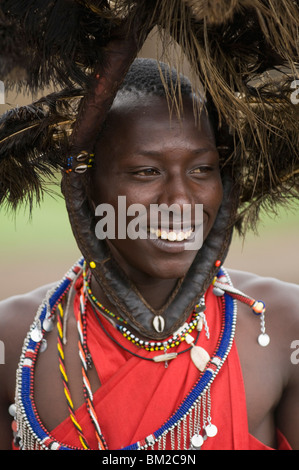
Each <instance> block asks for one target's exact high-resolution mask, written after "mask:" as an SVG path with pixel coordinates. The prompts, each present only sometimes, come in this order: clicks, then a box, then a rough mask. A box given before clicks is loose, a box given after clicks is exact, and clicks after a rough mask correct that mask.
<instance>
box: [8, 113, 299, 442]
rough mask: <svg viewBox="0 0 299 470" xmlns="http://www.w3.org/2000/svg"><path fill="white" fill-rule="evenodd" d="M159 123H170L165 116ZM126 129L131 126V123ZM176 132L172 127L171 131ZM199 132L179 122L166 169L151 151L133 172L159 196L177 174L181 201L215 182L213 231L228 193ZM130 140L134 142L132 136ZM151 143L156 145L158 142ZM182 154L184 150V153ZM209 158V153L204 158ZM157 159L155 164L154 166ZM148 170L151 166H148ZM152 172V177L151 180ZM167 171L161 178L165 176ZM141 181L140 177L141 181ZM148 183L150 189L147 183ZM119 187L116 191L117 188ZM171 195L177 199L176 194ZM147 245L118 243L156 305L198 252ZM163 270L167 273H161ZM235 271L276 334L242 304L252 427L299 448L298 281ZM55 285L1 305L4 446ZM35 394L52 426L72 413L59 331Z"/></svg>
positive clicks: (73, 382) (265, 437)
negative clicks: (175, 252) (25, 360)
mask: <svg viewBox="0 0 299 470" xmlns="http://www.w3.org/2000/svg"><path fill="white" fill-rule="evenodd" d="M143 111H144V110H143ZM161 113H162V109H160V112H159V113H154V115H155V116H156V117H155V119H157V116H160V117H161ZM136 122H138V120H137V121H136ZM149 122H150V120H149V121H148V123H147V124H148V127H147V132H148V129H149ZM164 124H165V123H164ZM187 124H188V123H187ZM160 125H161V126H162V125H163V119H162V117H161V120H160ZM120 127H121V126H120ZM131 128H132V129H133V128H134V126H133V125H132V126H131ZM138 129H139V128H138V126H137V127H136V128H134V132H135V134H134V135H135V137H136V138H137V137H138ZM124 130H125V132H126V133H127V129H124ZM164 131H165V133H166V132H167V131H166V128H165V129H164ZM169 132H172V131H171V130H170V131H169ZM180 132H186V133H187V134H186V135H188V136H189V140H188V139H187V140H186V139H184V138H182V135H181V134H180ZM192 132H193V131H192V129H191V128H190V127H188V126H187V128H186V129H183V130H179V129H178V128H176V129H175V134H174V135H173V139H168V140H165V141H164V142H163V152H162V157H161V156H160V157H161V158H162V161H163V165H164V167H163V171H161V168H160V166H159V165H161V162H160V163H159V164H157V163H155V165H153V163H152V162H149V161H148V158H149V155H147V156H146V158H147V162H146V164H145V163H144V162H143V163H142V164H141V166H142V169H141V168H139V170H138V172H137V173H138V175H137V176H136V174H135V173H134V179H135V180H136V178H137V179H138V181H139V180H140V178H141V179H142V181H143V178H146V183H145V182H143V183H142V184H146V186H148V187H149V186H150V193H151V194H152V195H153V194H155V195H159V194H162V193H160V190H161V188H162V187H165V185H166V184H168V183H167V182H168V181H169V180H171V178H176V181H175V185H174V184H173V181H172V183H170V184H169V187H168V191H167V193H166V194H167V195H168V197H170V195H175V194H179V198H180V201H179V202H180V203H186V202H187V201H188V200H189V201H190V198H191V200H193V202H194V201H196V197H199V196H200V197H199V199H201V198H202V197H207V195H208V189H209V188H211V187H212V186H213V188H214V190H213V191H212V192H211V193H210V194H209V197H208V198H207V199H206V200H205V204H206V225H205V230H206V234H207V233H208V231H209V227H210V224H212V223H213V220H214V216H215V210H216V212H217V207H218V206H219V200H221V185H219V177H218V172H219V169H218V166H217V164H216V163H215V161H216V160H215V158H216V156H215V152H214V150H213V151H211V153H209V152H208V154H207V155H206V156H204V157H203V156H202V155H200V156H199V157H198V156H197V157H196V159H195V160H196V164H194V152H193V150H192V146H191V147H190V141H191V142H193V144H194V143H196V144H198V143H203V142H204V143H205V148H206V147H207V146H209V145H211V146H213V139H212V136H211V135H209V132H208V129H206V134H205V136H203V135H200V136H199V141H197V140H196V139H197V138H196V139H195V138H191V137H192V135H193V134H192ZM126 135H127V134H126ZM140 135H144V133H143V132H140ZM147 135H148V134H147ZM186 135H185V137H186ZM192 139H193V140H192ZM194 139H195V140H194ZM127 141H128V142H130V138H129V137H128V136H127ZM158 141H159V142H160V141H161V139H160V138H158ZM186 141H187V142H188V145H187V147H186V146H185V148H184V149H183V143H184V142H186ZM149 142H150V143H151V144H153V139H152V138H149ZM174 142H175V146H176V147H171V145H174V144H173V143H174ZM123 145H125V144H123ZM123 145H122V146H121V148H123ZM197 147H198V145H197ZM151 150H153V147H152V149H151ZM176 150H177V152H176ZM210 150H211V149H210ZM128 153H130V152H129V143H128V144H127V147H126V152H124V155H128ZM108 155H109V158H110V159H111V154H110V153H108ZM170 155H172V156H173V159H174V161H175V165H174V166H173V165H172V164H171V165H170V160H171V159H170V158H169V157H170ZM179 155H183V156H181V159H180V158H179ZM141 158H143V157H141ZM151 158H152V157H151ZM197 158H199V160H197ZM202 158H204V162H203V161H202ZM167 162H168V163H167ZM180 162H181V163H180ZM172 163H173V161H172ZM130 165H131V164H130ZM207 165H208V166H212V170H209V172H208V173H206V172H205V170H203V167H205V166H207ZM153 166H154V171H152V169H153ZM112 167H113V165H112ZM145 167H146V168H145ZM115 168H116V169H117V171H118V172H119V171H120V168H122V166H121V165H120V164H119V162H118V163H117V165H116V167H115ZM173 168H175V169H176V171H174V173H172V172H173ZM145 169H147V170H146V172H144V170H145ZM148 169H150V170H151V171H150V172H149V171H148ZM183 170H184V171H183ZM191 170H192V171H191ZM148 173H150V176H148ZM186 175H187V176H186ZM110 176H112V177H113V174H112V175H108V176H107V181H108V185H109V178H110ZM148 177H149V178H152V179H150V181H148V179H147V178H148ZM118 178H123V179H122V187H123V188H124V186H125V183H126V181H127V178H128V174H127V172H126V171H124V172H123V175H122V176H120V175H119V174H118ZM130 178H131V176H130V177H129V179H130ZM161 178H162V182H161V183H160V181H161ZM136 181H137V180H136ZM129 183H130V184H129ZM212 183H213V184H212ZM138 184H139V185H140V184H141V183H140V181H139V183H138ZM205 185H206V188H207V191H204V192H203V191H202V188H204V187H205ZM132 187H133V190H134V185H133V186H132V184H131V180H130V181H128V189H127V192H126V194H127V195H128V196H130V197H132V200H133V199H134V197H136V196H134V194H133V193H131V192H130V191H131V189H132ZM142 187H143V188H144V186H142ZM173 187H175V188H176V192H172V191H171V188H173ZM108 188H109V186H107V188H106V189H107V191H108ZM107 191H106V193H107ZM115 191H116V193H117V188H116V189H115ZM145 193H146V191H145V190H144V189H143V190H142V191H140V190H139V192H137V194H138V195H139V199H138V202H140V197H141V195H142V197H143V198H144V197H145ZM147 194H148V193H147ZM195 196H196V197H195ZM97 197H98V200H96V201H95V203H98V202H99V201H101V197H102V196H101V194H100V193H98V195H97V196H96V197H95V199H96V198H97ZM109 197H111V199H110V202H112V201H113V193H109ZM219 197H220V199H219ZM188 198H189V199H188ZM194 198H195V199H194ZM152 202H154V201H152ZM168 202H169V203H170V201H168ZM172 202H174V200H172ZM141 245H142V244H141ZM141 245H139V246H138V247H137V248H136V250H135V252H134V254H136V253H137V252H138V250H140V254H139V256H135V257H132V256H129V255H126V252H127V251H126V250H128V251H130V249H129V247H128V246H127V245H119V244H115V245H114V246H113V250H114V252H115V256H116V257H117V258H118V261H119V262H120V263H121V265H122V267H123V269H124V270H125V271H126V272H127V275H128V276H129V277H130V278H131V279H132V280H134V281H135V282H136V283H137V284H138V288H139V290H140V291H141V293H142V294H143V295H144V297H146V298H147V300H148V301H149V302H151V303H152V304H156V305H155V306H156V307H159V305H160V304H163V302H164V301H165V298H167V296H168V295H169V294H170V292H171V290H172V288H173V282H174V281H175V280H176V276H175V274H176V273H178V275H182V274H183V273H184V272H185V271H186V270H187V269H188V268H189V266H190V264H191V263H192V260H193V256H194V254H193V255H192V254H190V253H188V254H186V253H185V254H182V255H181V256H180V257H178V256H176V257H173V256H170V255H169V253H168V254H167V255H166V253H161V252H157V251H156V250H155V249H154V248H153V247H152V248H151V249H152V251H151V259H153V258H155V263H152V264H151V263H150V258H149V259H148V260H147V258H146V257H142V246H141ZM131 250H132V248H131ZM163 257H164V258H163ZM161 259H162V261H161ZM162 268H163V269H164V271H162V274H163V276H161V270H162ZM147 269H149V271H147ZM158 273H160V274H159V275H158ZM230 275H231V277H232V280H233V283H234V285H235V286H236V287H237V288H239V289H241V290H243V291H244V292H246V293H247V294H248V295H251V296H253V297H254V298H256V299H261V300H263V301H264V302H265V303H266V305H267V316H266V325H267V332H268V333H269V335H270V337H271V343H270V345H269V346H268V347H267V348H261V347H260V346H259V345H258V344H257V341H256V338H257V336H258V334H259V320H258V319H257V318H256V317H255V316H254V315H253V314H252V313H251V312H250V310H249V308H248V307H247V306H244V305H242V304H238V321H237V330H236V343H237V347H238V351H239V356H240V362H241V367H242V371H243V378H244V384H245V393H246V401H247V411H248V425H249V431H250V433H251V434H252V435H253V436H255V437H256V438H257V439H259V440H260V441H261V442H263V443H264V444H266V445H268V446H270V447H273V448H275V446H276V439H275V435H276V428H277V427H278V428H279V429H280V430H281V432H283V434H284V435H285V436H286V438H287V439H288V441H289V443H290V444H291V446H292V447H293V448H294V449H299V433H298V426H299V403H298V392H299V373H298V367H299V365H296V364H292V362H291V359H290V357H291V353H292V350H291V343H292V342H293V341H294V340H298V339H299V326H298V324H299V322H298V308H297V304H298V298H299V287H298V286H295V285H290V284H285V283H282V282H280V281H277V280H274V279H263V278H260V277H258V276H256V275H254V274H249V273H246V272H237V271H230ZM149 279H151V282H149ZM140 280H141V282H140ZM146 281H148V282H146ZM48 288H49V286H47V287H42V288H40V289H38V290H37V291H34V292H32V293H29V294H28V295H26V296H20V297H14V298H11V299H8V300H6V301H4V302H2V303H1V304H0V332H1V337H0V339H1V340H2V341H3V342H4V344H5V364H3V365H0V383H1V389H0V430H1V433H0V449H10V448H11V439H12V433H11V417H10V416H9V414H8V411H7V410H8V407H9V405H10V404H11V403H12V402H13V401H14V390H15V371H16V368H17V364H18V361H19V357H20V353H21V348H22V344H23V340H24V337H25V335H26V333H27V331H28V328H29V326H30V324H31V323H32V321H33V318H34V315H35V313H36V311H37V308H38V306H39V304H40V303H41V301H42V300H43V297H44V295H45V293H46V291H47V289H48ZM93 289H94V291H95V293H96V295H97V297H98V298H101V299H102V301H103V303H105V305H106V306H107V307H108V308H110V309H113V306H111V305H110V304H109V302H108V301H107V299H105V297H104V295H103V293H102V291H101V287H100V286H99V285H95V284H94V283H93ZM157 292H158V295H157ZM67 332H68V333H67V334H68V342H67V348H66V367H67V370H71V374H70V388H71V390H72V395H73V401H74V405H75V407H76V408H77V407H79V406H80V405H81V404H82V403H83V394H82V377H81V369H80V362H79V357H78V353H77V330H76V325H75V320H74V318H73V317H72V316H71V317H70V318H69V324H68V329H67ZM91 384H92V387H93V388H96V387H99V386H100V383H99V381H98V378H97V377H96V376H95V375H92V376H91ZM35 401H36V404H37V409H38V411H39V415H40V417H41V419H42V421H43V422H44V424H45V426H46V428H47V429H49V430H52V429H53V428H55V427H56V426H57V425H58V424H59V423H61V422H62V421H63V420H64V419H65V418H66V417H67V416H68V410H67V407H66V400H65V397H64V392H63V387H62V382H61V378H60V372H59V369H58V359H57V351H56V335H55V334H50V335H49V336H48V348H47V350H46V351H45V353H43V355H42V356H41V357H40V358H39V359H38V362H37V368H36V389H35Z"/></svg>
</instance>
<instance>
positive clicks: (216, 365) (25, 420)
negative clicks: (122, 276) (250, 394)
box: [15, 260, 236, 450]
mask: <svg viewBox="0 0 299 470" xmlns="http://www.w3.org/2000/svg"><path fill="white" fill-rule="evenodd" d="M82 265H83V260H80V261H79V262H78V264H76V265H75V266H74V267H73V268H72V269H71V270H70V272H69V273H68V274H67V275H66V276H65V277H64V279H63V280H62V281H61V282H60V283H59V284H58V285H57V287H56V288H55V289H54V290H53V291H51V292H49V294H48V295H47V297H46V299H45V300H44V302H43V303H42V304H41V306H40V308H39V310H38V312H37V315H36V317H35V320H34V323H33V325H32V326H31V328H30V331H29V333H28V335H27V337H26V339H25V342H24V347H23V350H22V355H21V359H20V363H19V367H18V371H17V388H16V403H15V405H16V416H15V419H16V421H17V425H18V440H19V443H20V448H22V449H69V450H73V449H77V448H76V447H73V446H69V445H66V444H64V443H61V442H57V441H56V440H55V439H54V438H53V437H52V436H51V434H50V433H49V432H48V431H47V430H46V429H45V428H44V426H43V424H42V422H41V420H40V418H39V416H38V413H37V410H36V407H35V403H34V369H35V363H36V359H37V356H38V353H40V352H42V350H43V349H44V348H43V347H42V346H43V345H45V342H46V339H45V336H46V334H47V333H48V332H49V331H50V330H51V329H52V326H51V325H53V322H54V319H55V316H56V314H57V307H58V305H59V304H61V302H62V299H63V298H65V296H66V294H67V293H68V291H69V289H70V287H71V285H72V284H73V282H74V279H75V278H76V277H77V276H78V274H79V272H80V270H81V268H82ZM221 300H222V329H221V333H220V336H219V339H218V344H217V348H216V351H215V352H214V355H213V357H212V358H211V359H210V361H209V363H208V364H207V367H206V368H205V370H204V371H203V373H202V374H200V377H199V380H198V381H197V383H196V384H195V385H194V387H193V388H192V390H191V391H190V392H189V394H188V395H187V396H186V397H185V399H184V400H183V402H182V403H181V404H180V406H179V407H178V409H177V410H176V411H175V412H174V413H173V415H172V416H170V418H169V419H168V420H167V421H166V422H165V423H164V424H163V426H161V427H160V428H159V429H157V430H156V431H154V432H153V433H152V434H150V435H149V436H147V437H145V439H144V440H142V441H138V442H136V443H134V444H132V445H129V446H128V447H125V448H124V450H125V449H127V450H137V449H147V448H149V447H151V448H154V447H155V445H157V446H158V448H159V449H162V448H163V447H164V446H165V445H166V437H167V436H169V437H170V442H171V446H172V448H173V449H180V448H181V446H182V447H183V448H185V447H186V445H187V448H193V449H199V448H200V447H201V445H202V444H203V442H204V440H205V439H207V438H209V437H213V436H214V435H215V434H216V433H217V428H216V427H215V426H214V425H213V424H212V422H211V399H210V387H211V385H212V383H213V381H214V379H215V377H216V376H217V374H218V372H219V370H220V369H221V367H222V365H223V363H224V361H225V359H226V358H227V355H228V353H229V351H230V349H231V346H232V342H233V337H234V332H235V324H236V301H235V300H234V299H232V298H231V297H230V296H229V295H228V294H226V293H225V294H224V295H223V297H222V298H221ZM81 307H82V309H83V310H82V311H84V305H83V304H81ZM58 311H60V313H61V309H60V308H59V309H58ZM78 323H79V324H80V325H81V328H79V337H80V335H81V338H80V340H79V342H81V344H83V345H84V347H82V348H81V349H80V348H79V355H81V356H82V360H83V363H84V365H83V366H82V370H84V371H85V374H83V383H84V393H85V395H86V398H87V400H88V399H90V396H91V395H92V392H91V390H90V388H89V387H90V384H89V382H88V380H86V376H87V375H86V371H87V368H88V354H89V353H88V349H87V346H86V342H85V341H84V335H85V328H86V325H85V324H84V322H83V323H80V322H78ZM59 324H60V327H58V329H59V328H60V329H61V327H62V325H63V315H62V316H61V319H60V322H59ZM61 335H63V331H62V329H61ZM61 335H60V344H62V343H63V342H62V341H61V338H62V336H61ZM60 364H61V372H62V375H63V373H65V368H64V364H63V361H61V362H60ZM64 380H65V383H66V385H67V383H68V380H67V375H66V373H65V377H64ZM66 390H67V388H66ZM88 411H89V413H90V416H91V418H92V420H93V424H94V426H95V429H96V432H98V435H99V442H100V444H99V449H105V448H107V447H106V444H105V441H104V439H103V436H102V434H101V431H100V428H99V429H97V424H98V421H97V418H96V417H95V416H93V412H94V409H93V407H92V403H91V406H90V409H89V410H88ZM70 413H71V414H72V413H73V409H72V408H71V407H70ZM74 424H75V425H77V424H78V425H79V423H74ZM187 426H188V430H189V431H188V433H187V432H186V429H187ZM77 430H78V432H79V434H80V433H81V440H80V441H81V443H82V447H83V448H86V447H84V443H85V440H84V436H83V432H82V429H81V427H80V425H79V426H78V429H77ZM187 434H188V435H189V441H190V442H189V443H186V436H187ZM182 435H183V439H182V440H181V437H182Z"/></svg>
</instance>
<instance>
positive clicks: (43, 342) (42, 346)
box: [39, 338, 48, 353]
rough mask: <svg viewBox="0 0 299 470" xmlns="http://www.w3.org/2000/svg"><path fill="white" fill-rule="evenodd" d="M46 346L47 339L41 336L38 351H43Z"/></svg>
mask: <svg viewBox="0 0 299 470" xmlns="http://www.w3.org/2000/svg"><path fill="white" fill-rule="evenodd" d="M47 347H48V343H47V340H46V339H45V338H43V339H42V342H41V345H40V349H39V352H41V353H43V352H44V351H46V349H47Z"/></svg>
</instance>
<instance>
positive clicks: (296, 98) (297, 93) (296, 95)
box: [291, 80, 299, 104]
mask: <svg viewBox="0 0 299 470" xmlns="http://www.w3.org/2000/svg"><path fill="white" fill-rule="evenodd" d="M291 88H292V89H293V90H294V91H293V93H291V102H292V103H293V104H299V80H294V81H293V82H292V83H291Z"/></svg>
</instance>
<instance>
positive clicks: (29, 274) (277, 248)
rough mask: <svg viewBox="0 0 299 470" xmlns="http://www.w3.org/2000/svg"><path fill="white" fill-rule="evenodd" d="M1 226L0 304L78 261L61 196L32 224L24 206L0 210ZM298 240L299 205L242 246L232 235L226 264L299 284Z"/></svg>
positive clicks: (265, 223)
mask: <svg viewBox="0 0 299 470" xmlns="http://www.w3.org/2000/svg"><path fill="white" fill-rule="evenodd" d="M0 227H1V230H0V260H1V287H0V299H4V298H6V297H8V296H11V295H16V294H21V293H25V292H27V291H29V290H32V289H34V288H36V287H38V286H39V285H42V284H45V283H49V282H53V281H56V280H59V279H60V278H61V277H62V276H63V275H64V273H65V271H67V270H68V268H69V267H70V266H72V264H73V263H74V262H75V261H76V260H77V259H78V258H79V256H80V253H79V251H78V249H77V246H76V243H75V241H74V239H73V236H72V232H71V229H70V226H69V223H68V217H67V212H66V209H65V205H64V200H63V199H62V197H61V196H60V197H59V196H56V197H53V196H48V195H47V196H45V200H44V202H43V203H42V204H41V206H40V207H36V208H35V209H34V210H33V214H32V218H31V219H30V217H29V213H28V210H27V209H26V207H21V208H20V209H19V210H18V213H17V216H16V217H13V216H12V214H10V215H9V214H7V213H5V210H4V209H3V208H2V209H1V210H0ZM298 238H299V204H297V205H294V208H293V209H292V211H284V210H282V209H281V210H280V212H279V215H278V216H277V217H274V218H272V217H268V216H266V215H263V217H262V222H261V224H260V228H259V234H258V235H255V234H253V233H249V234H248V236H247V238H246V240H245V242H244V243H243V240H240V239H238V237H237V236H235V237H234V240H233V243H232V246H231V250H230V253H229V255H228V258H227V261H226V263H225V265H226V266H227V267H230V268H235V269H243V270H247V271H253V272H256V273H258V274H261V275H265V276H272V277H278V278H280V279H283V280H285V281H288V282H294V283H298V282H299V268H298V264H299V263H298V262H299V256H298Z"/></svg>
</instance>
